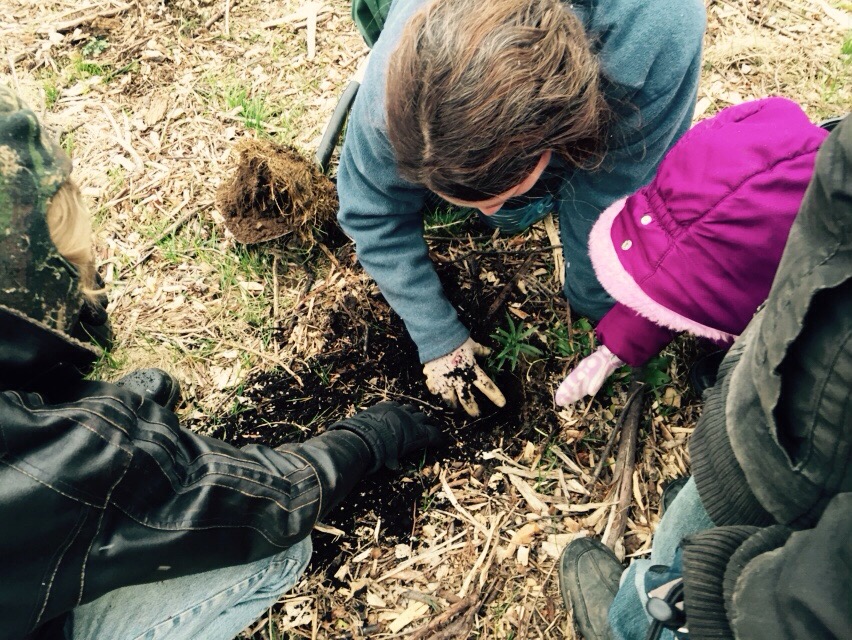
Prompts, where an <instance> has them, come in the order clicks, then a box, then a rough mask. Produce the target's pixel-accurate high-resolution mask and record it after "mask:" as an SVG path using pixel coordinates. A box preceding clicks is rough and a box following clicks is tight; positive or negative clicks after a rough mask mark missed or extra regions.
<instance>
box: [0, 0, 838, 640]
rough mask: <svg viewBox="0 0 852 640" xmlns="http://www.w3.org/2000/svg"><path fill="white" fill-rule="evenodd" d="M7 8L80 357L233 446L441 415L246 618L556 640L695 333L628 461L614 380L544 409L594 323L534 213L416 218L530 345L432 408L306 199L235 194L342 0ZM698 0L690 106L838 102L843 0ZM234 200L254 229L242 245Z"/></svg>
mask: <svg viewBox="0 0 852 640" xmlns="http://www.w3.org/2000/svg"><path fill="white" fill-rule="evenodd" d="M3 6H4V9H5V11H4V12H0V33H2V34H3V37H2V38H0V60H2V61H3V62H2V64H0V82H3V83H4V84H8V85H10V86H13V87H15V88H16V89H17V90H18V91H19V92H20V93H21V95H23V96H24V97H25V98H26V100H27V101H28V102H29V103H30V104H31V105H32V106H33V107H34V108H35V110H36V111H37V112H38V113H39V116H40V117H41V118H42V119H43V121H44V122H45V124H46V125H47V126H48V128H49V129H50V130H51V131H52V132H54V133H55V135H56V136H58V137H59V138H60V140H61V143H62V145H63V146H64V148H65V149H66V150H67V151H68V152H69V153H70V154H71V155H72V156H73V159H74V166H75V169H74V176H75V180H76V181H77V183H78V184H79V186H80V187H81V190H82V193H83V195H84V196H85V198H86V199H87V201H88V202H89V204H90V206H91V209H92V211H93V213H94V218H95V232H96V236H97V242H96V251H97V258H98V262H99V264H100V266H101V269H102V271H103V275H104V279H105V281H106V285H107V291H108V294H109V297H110V308H109V312H110V315H111V318H112V320H113V326H114V327H115V328H116V345H115V347H114V349H113V352H112V353H111V354H110V355H109V357H108V358H105V359H104V361H103V362H102V363H101V365H100V370H99V375H101V376H102V377H104V378H105V379H116V378H118V377H120V376H121V375H123V374H124V373H126V372H127V371H129V370H131V369H133V368H138V367H145V366H158V367H161V368H165V369H168V370H169V371H171V372H172V373H174V374H175V375H176V376H177V377H178V378H179V379H180V381H181V384H182V386H183V388H184V390H185V396H186V397H187V398H188V402H187V403H186V405H185V406H184V407H183V408H182V409H181V414H180V415H181V418H182V419H183V420H184V422H185V423H186V424H188V425H190V426H191V427H192V428H195V429H197V430H199V431H200V432H203V433H213V434H216V435H219V436H221V437H223V438H225V439H227V440H228V441H230V442H233V443H235V444H245V443H248V442H262V443H266V444H270V445H277V444H280V443H281V442H285V441H292V440H300V439H304V438H306V437H309V436H310V435H312V434H315V433H318V432H320V431H321V430H322V429H324V428H326V427H327V426H328V425H329V424H331V423H332V422H334V421H335V420H337V419H340V418H343V417H346V416H349V415H351V414H352V413H354V412H355V411H357V410H358V409H360V408H363V407H366V406H369V405H371V404H374V403H376V402H378V401H380V400H384V399H393V400H398V401H401V402H410V403H412V404H414V405H416V406H418V407H420V408H422V409H423V410H424V411H425V412H426V413H427V414H429V416H430V417H431V418H432V419H434V420H435V422H436V423H438V424H440V426H441V427H442V428H443V429H445V430H446V431H447V433H448V434H449V435H450V439H451V444H450V445H449V446H448V447H447V448H446V449H444V450H441V451H435V452H430V453H429V454H428V456H426V457H425V458H420V457H415V458H414V459H413V460H411V461H409V462H408V463H407V464H406V465H405V466H404V467H403V468H401V469H400V470H399V471H397V472H386V473H382V474H379V475H377V476H375V477H374V478H371V479H368V480H366V481H364V482H362V483H361V484H360V485H359V486H358V487H357V488H356V489H355V491H354V493H353V494H352V495H351V496H350V497H349V499H347V501H346V502H345V503H344V504H343V505H341V507H339V508H338V509H336V510H335V511H334V512H333V513H331V514H329V516H328V517H327V518H325V522H324V523H322V526H321V527H319V529H318V531H317V532H316V533H315V535H314V541H315V543H316V547H317V554H316V557H315V560H314V562H313V565H312V567H311V569H310V570H309V572H308V574H307V575H306V576H305V578H304V579H303V580H302V581H301V582H300V583H299V585H297V586H296V587H295V588H294V589H293V590H292V592H291V593H289V594H288V595H287V596H286V597H285V598H284V599H282V601H281V602H280V603H279V605H278V606H276V608H275V609H274V610H273V611H272V612H270V614H268V615H265V616H263V617H262V619H261V620H259V621H258V623H257V625H255V626H254V627H253V628H252V629H250V630H248V632H247V633H246V634H245V636H246V637H249V638H251V639H252V640H281V639H282V638H288V639H290V640H292V639H295V638H309V639H310V640H317V639H321V640H326V639H334V640H338V639H340V640H344V639H353V638H366V637H368V638H371V639H379V638H382V639H383V638H390V637H406V638H409V639H411V640H422V639H424V638H429V639H430V640H441V639H442V638H447V639H448V638H467V637H474V638H477V639H478V640H490V639H492V638H494V639H498V638H499V639H505V638H512V639H524V640H526V639H528V638H529V639H544V638H547V639H550V638H570V637H572V635H573V628H572V622H571V616H570V614H569V612H566V611H565V610H564V609H563V607H562V605H561V600H560V596H559V590H558V586H557V584H556V582H557V581H556V579H555V572H556V563H557V558H558V555H559V551H560V550H561V549H562V548H563V547H564V546H565V545H566V544H567V543H568V542H569V541H570V540H572V539H573V538H574V537H577V536H582V535H589V536H596V537H600V538H604V539H606V540H608V541H609V543H610V544H611V545H612V546H613V547H614V548H615V549H616V551H617V552H618V553H619V554H620V555H623V557H624V559H625V562H627V561H629V560H630V559H631V558H634V557H643V556H646V555H647V554H648V552H649V550H650V545H651V538H652V534H653V531H654V529H655V527H656V524H657V522H658V520H659V509H658V502H659V495H660V493H661V491H662V489H663V487H664V486H665V484H666V483H667V482H668V481H669V480H670V479H672V478H675V477H678V476H682V475H685V474H687V473H688V471H689V459H688V448H687V444H688V438H689V436H690V434H691V433H692V430H693V429H694V426H695V423H696V419H697V416H698V414H699V411H700V403H699V401H698V399H697V398H696V397H695V396H694V394H693V393H692V392H691V391H690V389H689V387H688V384H687V383H686V373H687V371H688V368H689V365H690V363H691V362H692V360H693V359H694V356H695V353H696V350H697V347H696V345H694V344H693V343H691V342H689V341H684V340H681V341H679V342H677V343H676V344H675V345H673V346H672V347H670V348H669V349H667V350H666V351H665V352H664V354H663V357H661V358H660V359H657V360H656V361H655V362H654V363H652V366H650V367H649V368H648V369H647V370H646V371H645V380H646V386H645V399H644V401H643V403H642V405H641V407H640V409H641V411H640V421H639V439H638V443H637V449H636V456H635V458H636V463H635V467H634V468H633V469H632V471H631V470H630V469H627V470H625V469H622V468H620V467H619V465H618V464H617V459H618V455H617V451H618V450H619V449H620V443H619V442H618V438H617V434H618V432H619V431H620V427H621V426H622V424H623V423H622V418H623V417H624V415H625V414H626V413H628V412H627V411H626V408H625V407H626V406H627V405H629V402H628V395H629V394H628V388H629V385H630V379H629V376H628V373H627V372H621V373H620V374H619V375H617V376H616V377H615V379H614V380H613V381H612V382H611V383H610V384H608V385H607V387H606V388H605V389H604V390H602V392H601V393H600V394H599V395H598V397H597V398H595V399H593V400H588V401H584V402H580V403H578V404H577V405H576V406H574V407H571V408H569V409H565V410H561V411H556V408H555V407H554V406H553V404H552V400H551V394H552V392H553V390H554V388H555V386H556V385H557V384H558V382H559V381H560V379H561V378H562V376H563V374H564V372H565V370H566V369H568V368H570V367H571V366H573V365H574V364H575V363H576V361H577V360H578V359H579V358H580V357H582V355H584V353H586V352H587V351H588V350H589V349H590V348H591V347H592V342H591V340H592V338H591V331H590V325H589V324H588V323H584V322H583V321H582V319H579V318H576V317H569V314H568V311H567V309H566V307H565V306H564V301H563V300H562V299H561V296H560V295H559V293H558V292H559V291H560V290H561V283H560V282H559V278H558V274H560V273H562V272H563V267H562V265H561V263H560V262H559V261H560V259H561V256H560V255H559V254H560V251H559V250H558V249H556V250H555V251H552V250H551V249H550V247H551V246H552V245H554V244H556V243H558V230H557V229H556V228H555V224H554V221H551V223H550V226H549V227H548V226H547V225H545V227H544V228H542V226H541V225H537V226H536V228H534V229H532V230H531V231H530V232H528V233H525V234H522V235H520V236H517V237H512V238H507V237H492V234H491V233H490V232H489V231H487V230H485V229H483V228H481V227H479V226H478V225H477V224H476V223H475V222H474V221H471V220H469V221H467V222H465V223H463V224H458V223H457V222H455V221H453V220H449V219H444V220H443V222H441V221H438V222H436V223H435V226H434V227H431V228H430V229H429V230H427V233H428V234H429V236H430V238H429V243H430V246H431V249H432V256H433V260H434V261H435V263H436V265H437V268H438V270H439V272H440V274H441V276H442V278H443V279H444V282H445V285H446V291H447V293H448V295H449V297H451V298H452V299H453V302H454V303H455V304H456V307H457V308H458V309H459V311H460V315H461V317H462V319H463V320H464V322H465V323H466V324H467V325H468V326H469V327H470V328H471V330H472V331H473V335H474V337H475V338H476V339H477V340H479V341H480V342H483V343H485V344H487V345H489V346H491V347H494V348H496V349H497V350H499V349H500V346H501V343H500V339H504V340H505V337H506V335H509V334H513V335H516V336H523V338H522V342H523V343H524V344H526V345H528V346H529V347H530V348H531V349H527V350H526V353H527V356H522V357H520V358H518V359H517V361H516V362H515V360H514V359H509V360H507V361H504V362H503V363H502V366H499V364H500V363H499V361H498V359H497V358H492V359H491V361H490V363H488V367H489V370H490V371H491V372H492V373H493V374H494V376H495V379H496V381H497V383H498V385H499V386H500V388H501V389H502V390H503V392H504V393H505V394H506V396H507V398H508V404H507V407H506V408H504V409H502V410H500V411H497V410H495V409H493V408H491V407H490V406H489V405H488V403H487V401H486V400H484V399H480V400H481V402H480V404H481V406H482V408H483V410H484V414H483V417H482V418H480V419H476V420H473V419H469V418H467V417H466V416H465V415H464V414H459V413H455V412H452V411H450V410H448V409H446V408H444V407H442V406H441V405H440V402H439V401H438V399H436V398H434V397H432V396H431V395H429V394H428V392H427V390H426V388H425V385H424V384H423V378H422V373H421V367H420V365H419V363H418V362H417V357H416V354H415V350H414V346H413V344H412V343H411V342H410V340H409V339H408V337H407V335H406V333H405V331H404V328H403V327H402V325H401V323H400V321H399V319H398V318H397V317H396V316H395V315H394V314H393V312H392V311H390V309H389V308H388V307H387V305H386V304H385V302H384V301H383V300H382V297H381V294H380V293H379V292H378V289H377V288H376V287H375V285H374V283H372V281H371V280H370V279H369V277H368V276H366V274H364V273H363V271H362V270H361V269H360V267H359V266H358V265H357V263H356V261H355V260H354V257H353V251H352V246H351V245H350V244H348V243H347V242H346V241H345V239H344V238H341V237H339V233H338V234H335V231H334V229H333V228H331V229H321V231H324V233H322V234H319V235H316V234H314V229H313V220H314V219H310V218H309V219H306V220H299V221H296V222H298V223H299V224H295V225H292V224H291V225H289V226H285V228H283V229H281V228H277V227H276V225H274V224H269V225H267V224H266V223H264V224H263V225H261V227H258V226H256V225H255V224H253V223H252V222H251V221H250V220H249V218H248V217H246V216H245V215H244V213H245V211H246V210H248V209H259V208H260V209H265V211H266V212H267V214H268V215H267V216H266V221H268V222H270V221H272V220H277V218H276V216H277V214H278V212H279V211H282V210H286V209H287V208H288V206H289V205H290V204H291V203H292V199H291V200H290V201H288V200H287V199H286V198H285V199H279V196H282V195H284V194H282V193H278V192H277V191H276V192H271V191H268V190H264V187H265V186H266V185H268V182H267V183H264V182H263V181H261V182H259V183H255V184H254V185H252V184H251V183H250V181H249V182H243V183H240V184H237V185H236V186H237V187H238V188H237V190H236V191H234V190H229V189H228V185H229V181H230V180H231V179H232V178H233V176H234V175H235V169H237V168H238V167H239V166H240V162H241V161H245V160H246V159H247V157H248V156H251V153H248V154H246V153H243V151H244V150H250V149H252V148H257V145H258V144H266V143H268V142H270V141H272V142H274V143H275V144H278V145H280V146H281V147H282V148H296V149H297V150H298V152H300V153H301V154H302V156H303V157H304V158H312V157H313V155H314V153H315V152H316V150H317V148H318V146H319V144H320V140H321V139H322V136H323V131H324V128H325V124H326V123H327V122H328V121H329V119H330V118H331V114H332V112H333V110H334V108H335V105H336V103H337V99H338V97H339V96H340V95H341V93H342V92H343V90H344V88H345V87H346V86H347V84H348V82H349V80H350V79H351V77H352V76H353V73H354V72H355V70H356V68H357V67H358V66H359V65H360V64H361V62H362V61H363V60H364V59H365V57H366V55H367V47H366V46H365V44H364V42H363V39H362V38H361V36H360V34H359V33H358V32H357V29H356V28H355V26H354V23H353V22H352V19H351V14H350V11H351V3H350V2H349V1H348V0H327V1H325V2H317V3H313V2H302V1H300V0H263V1H261V0H167V1H166V2H162V1H160V0H138V1H134V2H123V1H121V0H99V1H98V2H95V3H79V2H72V1H71V0H47V1H44V2H39V3H33V2H31V0H5V1H4V5H3ZM705 6H706V9H707V32H706V36H705V41H704V54H703V55H704V60H703V66H702V77H701V83H700V86H699V90H698V101H697V105H696V111H695V120H700V119H703V118H706V117H708V116H710V115H712V114H713V113H715V112H716V111H718V110H719V109H722V108H724V107H726V106H728V105H731V104H738V103H740V102H743V101H744V100H750V99H755V98H761V97H764V96H767V95H783V96H787V97H789V98H792V99H794V100H797V101H798V102H799V103H800V104H801V105H802V106H803V108H804V109H805V111H806V112H807V113H808V114H809V116H811V118H812V119H813V120H814V121H819V120H820V119H822V118H825V117H828V116H833V115H837V114H838V113H842V112H844V111H847V110H848V108H849V104H850V87H852V82H850V77H852V73H850V70H852V42H850V39H849V34H850V29H852V17H851V16H850V10H852V6H850V4H849V2H848V1H847V0H708V1H707V2H706V3H705ZM249 164H250V163H249ZM256 166H260V165H256ZM333 166H334V162H332V167H333ZM267 170H268V171H269V175H270V176H271V175H272V174H274V173H276V171H275V168H274V167H273V168H271V169H270V168H269V167H267ZM254 171H255V175H257V173H258V172H257V170H254ZM261 173H262V171H261ZM285 173H288V174H289V173H291V172H290V170H289V169H288V170H287V171H285ZM240 187H248V188H245V189H241V188H240ZM326 192H327V190H326ZM223 194H224V195H230V196H232V197H231V198H224V199H223V198H222V196H223ZM328 195H329V197H330V196H331V195H332V194H328ZM322 197H323V196H322V194H320V196H316V194H307V196H306V197H303V198H302V199H301V201H302V202H305V201H307V202H314V203H315V202H319V200H321V199H322ZM229 203H230V204H229ZM332 208H333V207H332ZM229 214H233V215H231V216H230V218H229ZM319 217H322V216H319ZM235 220H237V222H236V223H235V224H236V226H237V227H239V226H240V222H246V223H247V225H246V226H245V228H244V229H243V230H244V231H246V235H243V234H240V237H241V238H243V241H242V242H240V241H238V238H237V237H236V236H237V233H239V231H237V232H236V233H235V232H234V231H233V230H229V225H228V222H229V221H231V222H232V223H233V222H234V221H235ZM289 222H293V220H290V221H289ZM231 226H234V224H232V225H231ZM320 226H322V225H320ZM332 226H333V225H332ZM273 227H275V228H273ZM282 230H283V231H284V232H285V235H284V236H282V237H280V238H278V239H277V240H272V241H271V242H267V243H266V244H263V245H256V246H254V245H253V246H250V247H247V246H246V245H245V244H243V242H251V241H252V239H259V238H262V237H264V236H265V235H266V232H267V231H268V232H269V235H270V236H272V235H275V234H277V233H278V232H279V231H282ZM294 240H297V241H294ZM500 331H502V332H503V333H502V334H500V333H498V332H500ZM535 349H538V350H540V351H541V355H536V352H535ZM513 362H514V368H513V366H512V365H513ZM613 435H615V437H613ZM619 499H624V500H625V503H629V508H628V509H626V510H625V509H619V507H618V501H619ZM622 516H625V517H626V518H625V517H622ZM625 520H626V521H625ZM622 531H623V535H622Z"/></svg>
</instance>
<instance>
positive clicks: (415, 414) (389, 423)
mask: <svg viewBox="0 0 852 640" xmlns="http://www.w3.org/2000/svg"><path fill="white" fill-rule="evenodd" d="M339 429H343V430H345V431H351V432H352V433H354V434H355V435H357V436H358V437H360V438H361V439H362V440H363V441H364V442H365V443H366V444H367V448H368V449H369V450H370V453H371V454H372V456H373V466H372V467H371V468H370V470H369V471H368V473H375V472H376V471H378V470H379V469H381V468H382V467H383V466H385V467H387V468H388V469H396V468H398V467H399V459H400V458H403V457H405V456H406V455H408V454H409V453H411V452H413V451H417V450H419V449H424V448H426V447H429V446H433V445H440V444H441V443H442V441H443V440H444V438H443V436H442V435H441V432H440V431H439V430H438V429H437V428H436V427H434V426H432V425H431V424H427V422H426V415H425V414H423V413H422V412H420V411H417V410H416V409H415V408H414V407H412V406H411V405H401V404H398V403H396V402H380V403H379V404H377V405H375V406H372V407H370V408H369V409H367V410H365V411H361V412H359V413H356V414H355V415H354V416H352V417H351V418H346V419H345V420H340V421H339V422H335V423H334V424H333V425H331V426H330V427H329V428H328V430H329V431H336V430H339Z"/></svg>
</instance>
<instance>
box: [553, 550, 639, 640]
mask: <svg viewBox="0 0 852 640" xmlns="http://www.w3.org/2000/svg"><path fill="white" fill-rule="evenodd" d="M623 571H624V567H622V566H621V563H620V562H619V561H618V558H616V557H615V554H614V553H613V552H612V551H610V550H609V549H608V548H607V547H605V546H604V545H603V544H602V543H600V542H599V541H598V540H595V539H593V538H577V539H576V540H573V541H572V542H571V543H570V544H569V545H568V546H567V547H565V550H564V551H563V552H562V557H561V558H560V559H559V590H560V591H561V592H562V600H563V601H564V602H565V606H566V608H570V609H571V610H572V611H573V612H574V624H576V625H577V628H578V629H579V630H580V634H581V635H582V636H583V638H585V640H606V639H607V638H609V637H610V634H609V621H608V620H607V614H609V608H610V607H611V606H612V601H613V600H615V594H616V593H618V581H619V579H620V578H621V573H622V572H623Z"/></svg>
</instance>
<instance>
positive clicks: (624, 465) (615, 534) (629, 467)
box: [603, 382, 644, 550]
mask: <svg viewBox="0 0 852 640" xmlns="http://www.w3.org/2000/svg"><path fill="white" fill-rule="evenodd" d="M632 386H634V387H635V390H634V393H635V394H638V395H637V396H636V397H637V398H638V399H639V400H638V401H636V402H634V403H633V404H631V405H630V406H629V407H628V408H627V409H626V410H625V411H624V412H623V413H624V414H626V415H627V417H626V418H625V420H624V429H623V431H622V436H621V441H620V442H619V444H618V456H617V458H616V461H615V477H616V491H617V495H618V504H617V506H616V507H615V517H614V518H613V519H612V521H611V523H610V524H611V526H610V527H608V529H609V531H608V532H607V533H606V534H605V535H604V538H603V543H604V544H605V545H606V546H608V547H609V548H610V549H613V550H615V544H616V542H618V541H619V540H620V539H621V537H622V536H623V535H624V530H625V529H626V528H627V510H628V508H629V507H630V497H631V495H632V489H633V469H634V467H635V466H636V440H637V438H638V435H639V418H640V416H641V415H642V402H641V399H642V398H643V397H644V395H643V394H642V393H641V391H642V389H643V388H644V385H642V383H640V382H633V385H632Z"/></svg>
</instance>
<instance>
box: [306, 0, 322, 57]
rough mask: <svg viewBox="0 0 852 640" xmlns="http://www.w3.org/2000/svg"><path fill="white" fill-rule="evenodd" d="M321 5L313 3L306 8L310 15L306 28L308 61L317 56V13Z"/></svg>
mask: <svg viewBox="0 0 852 640" xmlns="http://www.w3.org/2000/svg"><path fill="white" fill-rule="evenodd" d="M319 9H320V7H319V4H317V3H316V2H311V3H310V4H308V6H307V7H305V11H306V12H307V14H308V17H307V20H306V23H305V26H306V27H307V31H308V34H307V43H308V60H313V59H314V58H316V55H317V12H318V11H319Z"/></svg>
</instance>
